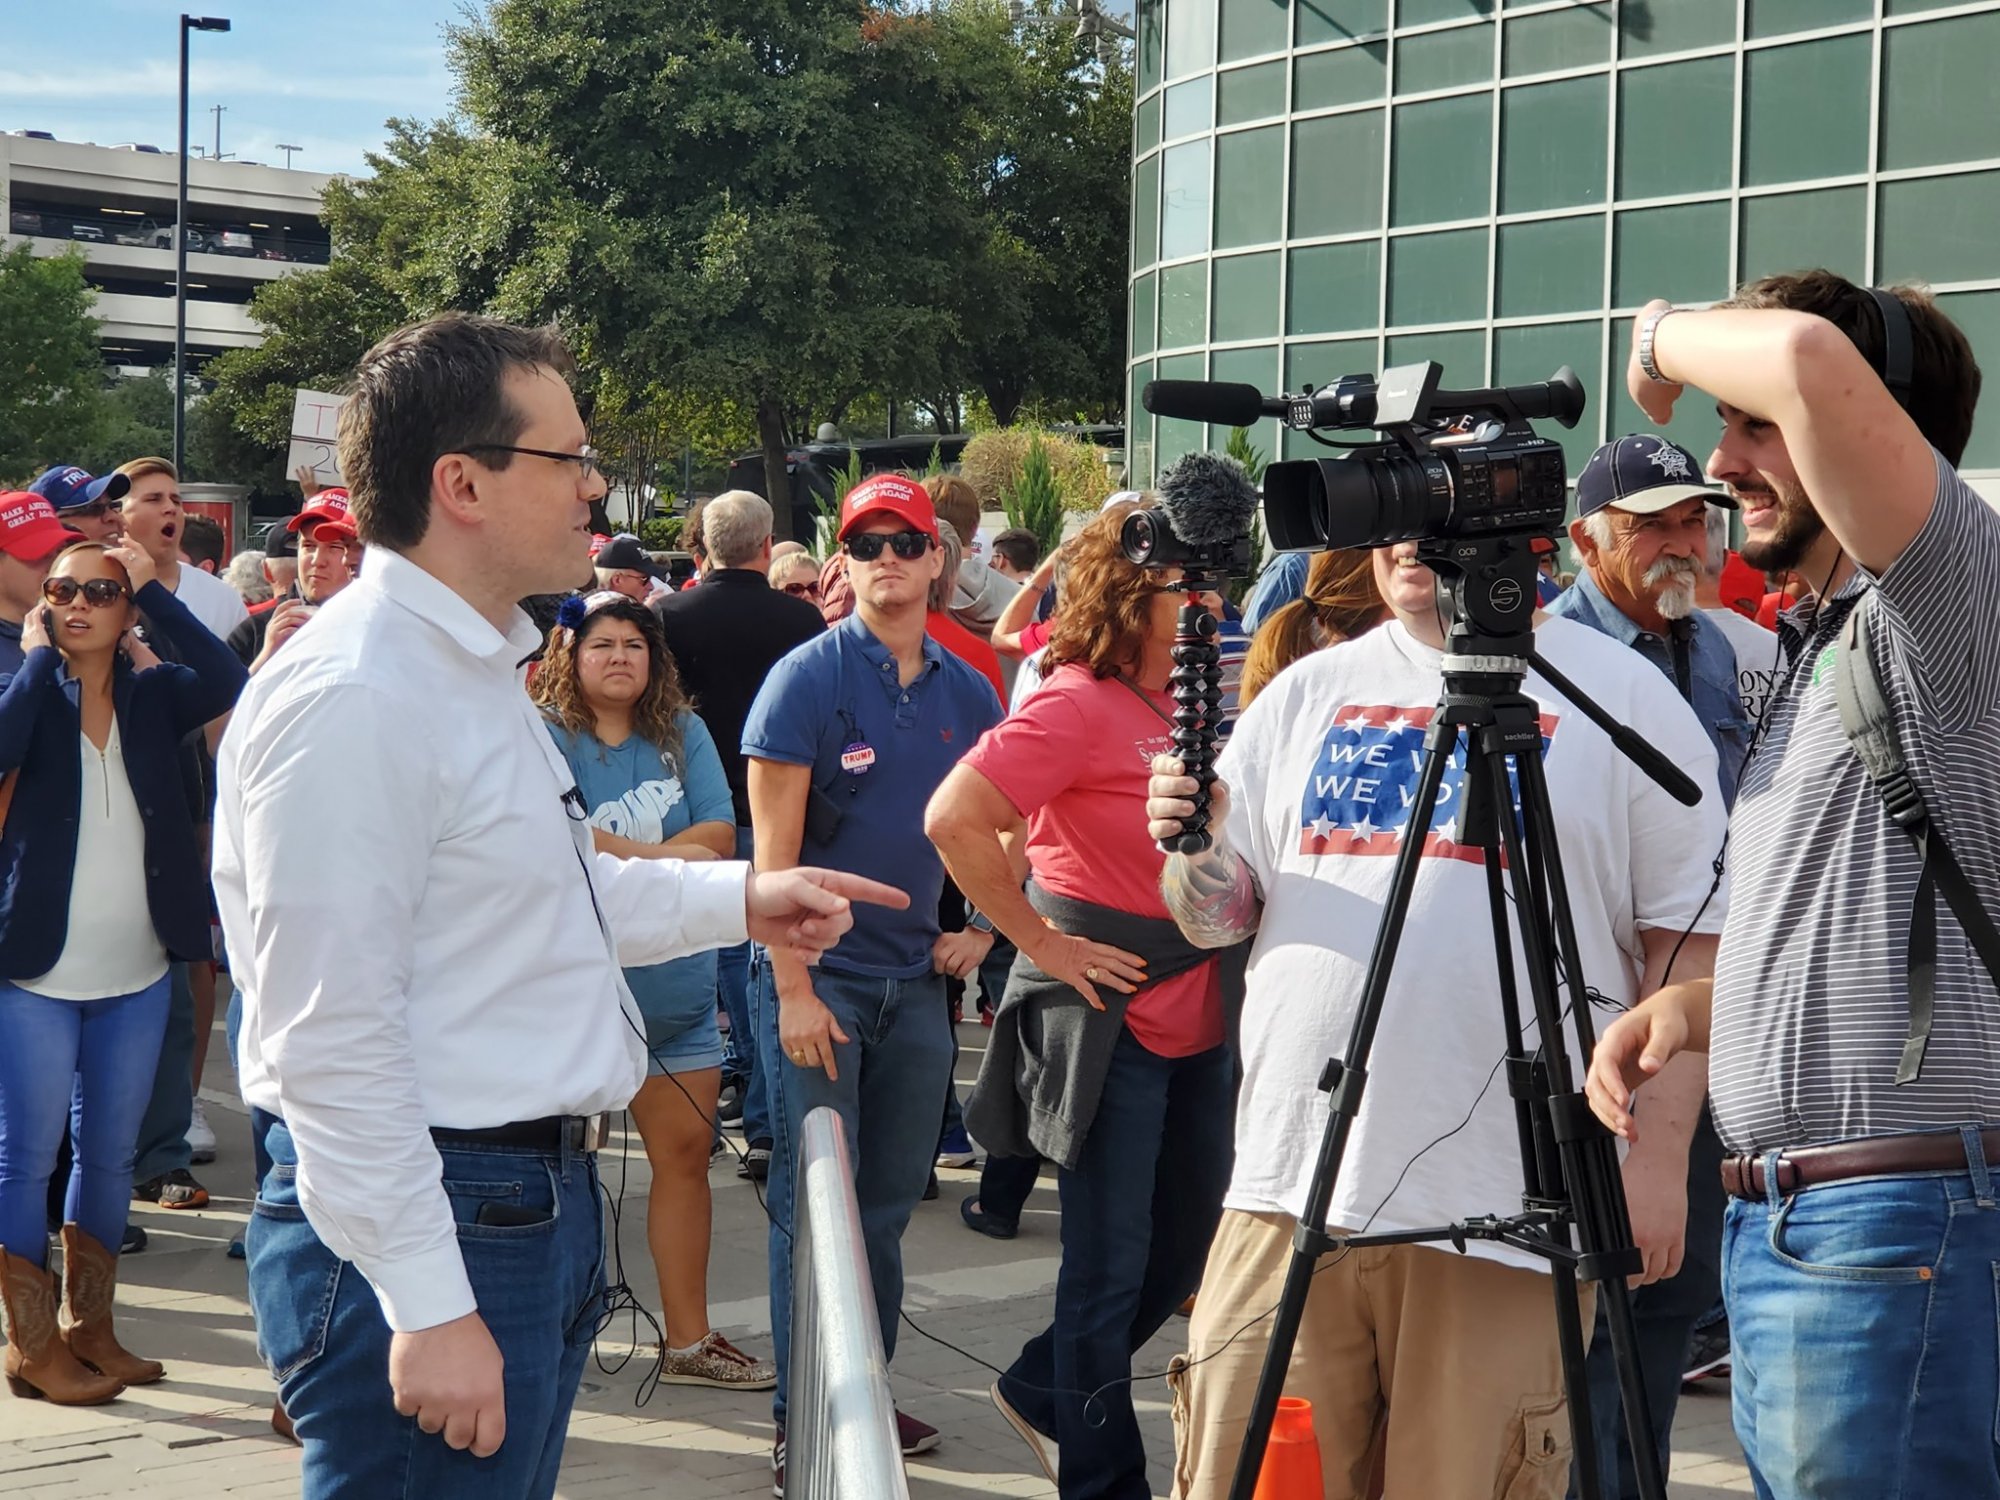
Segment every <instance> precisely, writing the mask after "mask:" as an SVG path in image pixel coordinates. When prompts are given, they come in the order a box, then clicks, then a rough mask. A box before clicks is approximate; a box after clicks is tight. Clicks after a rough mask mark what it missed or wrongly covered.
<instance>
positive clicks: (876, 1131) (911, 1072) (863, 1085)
mask: <svg viewBox="0 0 2000 1500" xmlns="http://www.w3.org/2000/svg"><path fill="white" fill-rule="evenodd" d="M812 979H813V991H814V993H815V994H817V995H818V996H819V998H820V999H821V1001H823V1002H824V1003H825V1005H826V1007H827V1008H828V1009H829V1010H831V1011H832V1012H833V1015H834V1019H835V1020H837V1021H838V1022H839V1023H840V1029H841V1030H842V1031H844V1032H846V1033H847V1035H848V1037H849V1040H848V1041H847V1042H846V1043H845V1044H843V1045H842V1046H840V1047H839V1048H837V1049H836V1058H835V1065H836V1066H837V1067H838V1068H839V1069H840V1080H839V1082H837V1083H833V1082H829V1081H828V1080H827V1076H826V1072H825V1070H824V1069H821V1068H801V1067H799V1066H798V1065H797V1064H796V1063H794V1062H792V1061H791V1060H790V1059H789V1058H786V1057H783V1056H781V1055H780V1049H779V1046H778V995H777V990H776V988H775V987H774V985H773V983H772V979H771V965H770V961H769V960H768V959H767V958H766V957H765V956H764V955H763V954H762V953H761V952H760V953H759V954H758V956H757V961H756V963H755V965H754V966H753V971H752V975H751V984H752V986H753V988H754V990H755V992H756V996H757V1000H756V1004H757V1011H758V1014H757V1027H758V1030H757V1036H758V1041H759V1045H760V1051H759V1054H758V1062H759V1064H760V1065H761V1066H762V1067H763V1069H764V1074H765V1077H766V1078H768V1079H769V1080H770V1090H771V1094H770V1098H771V1123H772V1126H773V1127H774V1139H775V1144H774V1145H773V1146H772V1148H771V1177H770V1181H769V1182H768V1183H767V1184H766V1185H765V1201H766V1206H767V1208H768V1211H769V1213H770V1217H771V1230H770V1254H771V1335H772V1341H773V1342H774V1343H775V1344H776V1346H777V1361H778V1389H777V1393H776V1395H775V1396H774V1397H773V1399H772V1402H771V1411H772V1415H773V1416H775V1417H776V1419H777V1420H778V1421H780V1422H783V1421H784V1420H785V1394H786V1391H787V1389H788V1387H789V1382H790V1377H791V1346H792V1237H791V1228H792V1184H793V1174H794V1172H795V1170H796V1167H797V1163H796V1161H795V1160H794V1158H793V1153H794V1152H795V1151H796V1150H797V1149H798V1139H799V1128H800V1126H801V1125H802V1124H803V1123H804V1121H805V1117H806V1115H807V1114H808V1113H809V1112H811V1111H812V1110H815V1109H817V1108H819V1107H820V1106H821V1105H823V1104H824V1105H830V1106H832V1108H833V1109H834V1110H836V1111H837V1112H838V1113H839V1115H840V1121H841V1124H842V1126H843V1127H844V1128H845V1129H846V1132H847V1141H848V1148H849V1150H850V1151H852V1152H853V1155H854V1192H855V1196H856V1197H857V1198H858V1199H859V1200H860V1206H861V1238H862V1242H863V1244H864V1246H865V1247H866V1249H867V1252H868V1278H869V1280H870V1281H871V1282H872V1283H873V1284H874V1288H875V1310H876V1313H877V1315H878V1316H879V1317H880V1319H881V1323H882V1353H883V1355H884V1357H885V1358H894V1357H895V1353H896V1323H897V1318H898V1316H899V1314H900V1313H901V1312H902V1307H903V1229H904V1227H905V1226H906V1225H908V1223H909V1222H910V1215H911V1213H912V1212H913V1211H914V1210H915V1209H916V1206H917V1204H918V1202H919V1201H920V1200H921V1199H922V1198H923V1196H924V1185H925V1184H926V1183H927V1182H928V1181H929V1180H930V1174H931V1164H932V1162H934V1161H935V1160H936V1159H937V1132H938V1118H939V1114H940V1112H941V1111H942V1110H943V1108H944V1094H945V1089H946V1087H947V1086H948V1085H949V1084H950V1082H951V1027H950V1025H949V1023H948V1018H947V1017H946V1015H945V1009H944V979H943V976H941V975H938V974H920V975H918V976H917V977H916V978H914V979H869V978H866V977H864V976H862V975H859V974H842V973H838V972H836V971H833V970H830V969H815V970H814V971H813V976H812Z"/></svg>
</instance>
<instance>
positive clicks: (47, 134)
mask: <svg viewBox="0 0 2000 1500" xmlns="http://www.w3.org/2000/svg"><path fill="white" fill-rule="evenodd" d="M13 133H14V134H15V135H20V136H26V137H27V138H28V139H29V140H31V141H52V140H54V139H55V134H54V132H52V131H47V130H17V131H15V132H13Z"/></svg>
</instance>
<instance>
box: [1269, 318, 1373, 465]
mask: <svg viewBox="0 0 2000 1500" xmlns="http://www.w3.org/2000/svg"><path fill="white" fill-rule="evenodd" d="M1375 373H1376V365H1375V340H1374V339H1372V338H1367V339H1341V340H1338V341H1336V342H1333V343H1326V344H1288V345H1287V346H1286V347H1285V389H1286V390H1287V391H1289V392H1293V393H1295V394H1296V393H1301V392H1304V391H1309V390H1316V389H1318V388H1319V387H1320V386H1323V385H1325V384H1326V383H1327V382H1328V381H1332V380H1338V379H1340V377H1341V376H1343V375H1373V374H1375ZM1284 452H1285V457H1286V458H1320V457H1322V456H1324V455H1325V454H1326V453H1327V452H1328V450H1327V449H1325V448H1322V447H1321V446H1320V445H1319V444H1318V443H1315V442H1314V441H1313V440H1312V439H1311V438H1309V437H1307V436H1306V435H1305V434H1304V433H1303V432H1293V431H1292V430H1291V429H1289V428H1287V429H1286V431H1285V441H1284Z"/></svg>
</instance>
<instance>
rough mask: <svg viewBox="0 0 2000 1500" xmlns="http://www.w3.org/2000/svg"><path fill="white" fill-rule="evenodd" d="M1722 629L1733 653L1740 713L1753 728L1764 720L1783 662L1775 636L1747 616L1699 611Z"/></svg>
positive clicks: (1776, 635) (1708, 610)
mask: <svg viewBox="0 0 2000 1500" xmlns="http://www.w3.org/2000/svg"><path fill="white" fill-rule="evenodd" d="M1702 613H1703V614H1705V615H1707V616H1708V617H1709V618H1710V619H1711V620H1713V621H1715V623H1716V624H1717V625H1719V626H1721V627H1722V633H1723V634H1724V635H1726V636H1727V637H1729V644H1730V645H1731V646H1733V647H1734V648H1735V649H1736V688H1737V691H1738V692H1740V693H1741V694H1742V695H1743V712H1744V714H1745V715H1747V716H1748V718H1749V720H1750V722H1751V723H1752V724H1755V723H1756V722H1757V721H1758V720H1760V719H1762V718H1763V717H1764V705H1765V704H1766V703H1768V702H1770V700H1771V686H1772V680H1773V678H1775V677H1776V675H1777V670H1778V667H1779V665H1780V664H1781V661H1782V659H1781V658H1780V657H1779V655H1778V633H1777V631H1775V630H1766V629H1765V628H1764V627H1763V626H1762V625H1759V624H1758V623H1757V622H1756V621H1755V620H1753V619H1751V618H1750V617H1749V616H1748V615H1739V614H1738V613H1737V612H1736V611H1735V610H1733V609H1705V610H1703V611H1702Z"/></svg>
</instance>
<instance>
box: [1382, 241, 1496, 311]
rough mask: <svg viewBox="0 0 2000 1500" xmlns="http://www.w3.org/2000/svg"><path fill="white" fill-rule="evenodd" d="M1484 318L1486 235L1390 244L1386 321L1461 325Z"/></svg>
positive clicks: (1392, 242)
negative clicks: (1387, 316) (1387, 318)
mask: <svg viewBox="0 0 2000 1500" xmlns="http://www.w3.org/2000/svg"><path fill="white" fill-rule="evenodd" d="M1485 316H1486V231H1485V230H1484V229H1454V230H1450V231H1448V232H1447V233H1445V234H1406V235H1401V236H1399V237H1397V238H1396V239H1393V240H1391V241H1390V242H1389V323H1390V325H1391V326H1392V327H1404V326H1408V325H1410V324H1413V323H1464V322H1468V321H1470V320H1471V319H1473V318H1483V317H1485Z"/></svg>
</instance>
